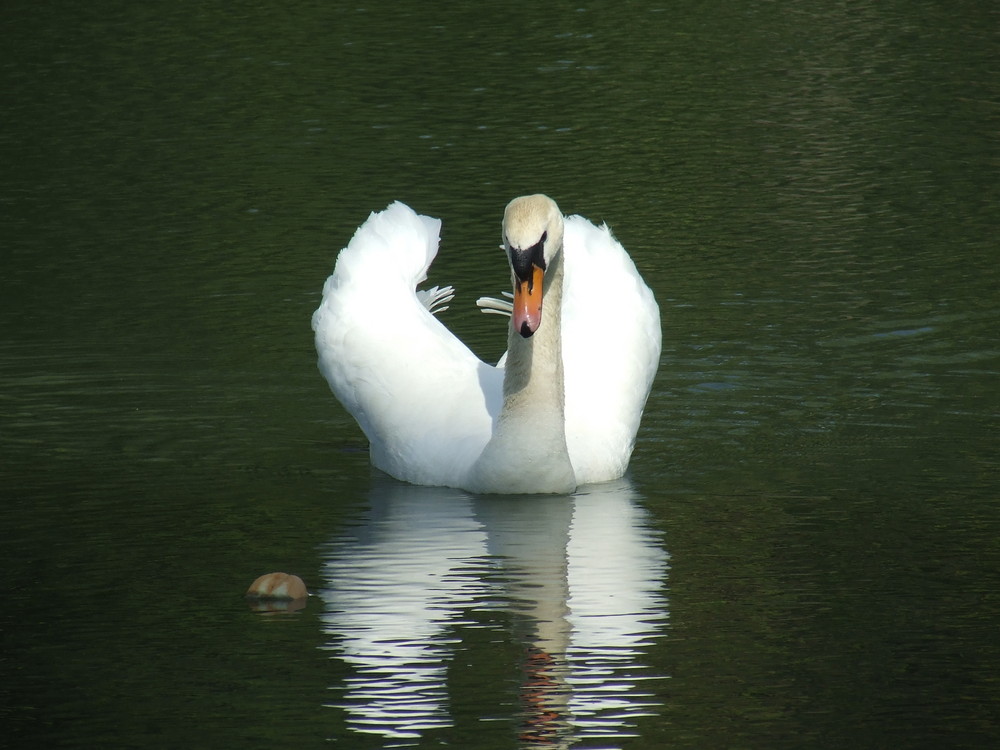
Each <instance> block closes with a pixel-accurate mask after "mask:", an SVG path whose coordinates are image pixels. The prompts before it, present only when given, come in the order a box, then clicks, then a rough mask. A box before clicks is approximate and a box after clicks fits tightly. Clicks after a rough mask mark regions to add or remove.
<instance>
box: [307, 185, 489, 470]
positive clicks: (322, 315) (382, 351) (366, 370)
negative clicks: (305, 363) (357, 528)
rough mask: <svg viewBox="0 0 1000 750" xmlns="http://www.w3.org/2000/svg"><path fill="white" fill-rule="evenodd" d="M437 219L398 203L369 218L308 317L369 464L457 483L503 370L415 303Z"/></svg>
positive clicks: (476, 448) (483, 428)
mask: <svg viewBox="0 0 1000 750" xmlns="http://www.w3.org/2000/svg"><path fill="white" fill-rule="evenodd" d="M440 226H441V222H440V221H439V220H437V219H432V218H429V217H426V216H419V215H417V214H416V213H415V212H414V211H413V210H412V209H410V208H409V207H408V206H405V205H403V204H402V203H398V202H397V203H393V204H392V205H390V206H389V207H388V208H387V209H386V210H385V211H382V212H379V213H373V214H372V215H371V216H370V217H369V219H368V221H366V222H365V223H364V224H363V225H362V226H361V227H360V228H359V229H358V231H357V232H356V233H355V235H354V237H353V238H352V239H351V242H350V243H349V244H348V246H347V247H346V248H344V249H343V250H342V251H341V253H340V255H339V256H338V258H337V264H336V268H335V269H334V272H333V275H332V276H330V277H329V278H328V279H327V281H326V284H325V286H324V288H323V301H322V303H321V304H320V306H319V308H318V309H317V310H316V312H315V313H314V314H313V320H312V326H313V330H314V331H315V332H316V349H317V352H318V354H319V368H320V370H321V372H322V373H323V375H324V377H325V378H326V380H327V382H328V383H329V384H330V388H331V389H332V390H333V392H334V394H335V395H336V396H337V398H338V399H339V400H340V402H341V403H342V404H343V405H344V407H345V408H346V409H347V411H348V412H350V414H351V415H352V416H353V417H354V418H355V419H356V420H357V422H358V424H359V425H360V426H361V429H362V430H363V431H364V433H365V435H366V436H367V437H368V440H369V442H370V443H371V459H372V463H373V464H375V466H377V467H378V468H380V469H382V470H383V471H386V472H387V473H389V474H391V475H393V476H395V477H397V478H399V479H403V480H406V481H409V482H413V483H415V484H430V485H450V486H459V485H461V484H462V482H464V480H465V476H464V473H465V472H466V471H467V470H468V467H469V466H471V464H472V462H473V461H474V460H475V458H476V456H478V455H479V453H480V452H481V451H482V448H483V446H484V445H485V444H486V442H487V441H488V440H489V436H490V433H491V431H492V425H493V418H494V416H495V414H496V413H497V412H498V411H499V401H500V393H501V385H502V373H499V372H498V371H496V370H495V368H492V367H490V366H489V365H486V364H485V363H483V362H481V361H480V360H479V359H478V358H477V357H476V356H475V355H474V354H472V352H471V351H469V349H468V348H467V347H466V346H465V345H464V344H463V343H462V342H461V341H459V340H458V339H457V338H456V337H455V336H454V335H453V334H452V333H451V332H450V331H448V329H447V328H445V327H444V326H443V325H442V324H441V323H440V322H439V321H438V320H437V318H435V317H434V316H433V315H432V314H431V312H430V311H429V310H428V309H427V307H426V306H425V305H424V303H423V302H422V301H421V300H420V298H418V297H417V294H416V293H415V291H414V288H415V286H416V285H417V284H419V283H420V282H422V281H423V280H424V279H425V278H426V276H427V269H428V267H429V266H430V264H431V261H433V259H434V256H435V255H436V254H437V247H438V234H439V231H440Z"/></svg>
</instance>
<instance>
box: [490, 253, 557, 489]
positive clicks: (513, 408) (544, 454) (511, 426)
mask: <svg viewBox="0 0 1000 750" xmlns="http://www.w3.org/2000/svg"><path fill="white" fill-rule="evenodd" d="M562 285H563V267H562V254H561V253H558V254H556V257H555V259H554V260H553V262H550V264H549V269H548V270H547V271H546V274H545V289H544V293H543V297H542V299H543V305H542V320H541V323H540V325H539V326H538V329H537V330H536V331H535V333H534V335H532V336H531V337H530V338H524V337H523V336H521V335H520V333H518V332H517V331H516V330H514V326H513V325H511V326H510V332H509V334H508V337H507V363H506V365H505V366H504V380H503V407H502V408H501V410H500V415H499V417H498V418H497V423H496V426H495V428H494V431H493V437H492V438H491V439H490V442H489V443H488V444H487V445H486V448H485V449H484V450H483V453H482V455H481V456H480V458H479V461H478V462H477V466H476V472H477V473H478V474H479V476H480V478H481V479H482V480H483V481H482V482H481V486H480V488H479V489H480V491H484V492H525V493H538V492H560V493H561V492H572V491H573V489H574V488H575V487H576V479H575V477H574V473H573V467H572V465H571V464H570V460H569V453H568V451H567V449H566V408H565V403H566V399H565V388H564V382H563V361H562Z"/></svg>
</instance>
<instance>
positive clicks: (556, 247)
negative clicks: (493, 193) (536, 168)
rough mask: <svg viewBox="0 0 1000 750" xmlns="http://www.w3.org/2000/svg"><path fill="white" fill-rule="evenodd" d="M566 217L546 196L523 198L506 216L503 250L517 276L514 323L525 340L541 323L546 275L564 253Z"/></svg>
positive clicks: (505, 212)
mask: <svg viewBox="0 0 1000 750" xmlns="http://www.w3.org/2000/svg"><path fill="white" fill-rule="evenodd" d="M562 244H563V216H562V212H561V211H560V210H559V206H557V205H556V202H555V201H554V200H552V199H551V198H549V197H548V196H547V195H540V194H539V195H524V196H521V197H520V198H515V199H514V200H512V201H511V202H510V203H508V204H507V209H506V210H505V211H504V212H503V247H504V249H505V250H506V251H507V257H508V258H509V260H510V268H511V271H512V272H513V274H514V310H513V313H512V314H511V323H512V325H513V326H514V330H516V331H517V332H518V333H520V334H521V335H522V336H524V337H525V338H528V337H529V336H530V335H531V334H533V333H534V332H535V331H537V330H538V326H539V325H540V324H541V322H542V293H543V291H544V286H545V271H546V269H548V267H549V265H550V264H551V263H552V261H553V259H555V257H556V256H557V255H558V254H559V252H560V251H561V250H562Z"/></svg>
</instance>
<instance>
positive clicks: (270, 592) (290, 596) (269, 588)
mask: <svg viewBox="0 0 1000 750" xmlns="http://www.w3.org/2000/svg"><path fill="white" fill-rule="evenodd" d="M246 595H247V598H249V599H270V600H281V601H292V600H295V599H305V598H306V597H307V596H308V592H306V585H305V584H304V583H303V582H302V579H301V578H299V577H298V576H293V575H289V574H288V573H268V574H267V575H262V576H261V577H260V578H258V579H257V580H256V581H254V582H253V583H251V584H250V588H248V589H247V593H246Z"/></svg>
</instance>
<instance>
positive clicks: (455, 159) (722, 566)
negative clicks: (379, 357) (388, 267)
mask: <svg viewBox="0 0 1000 750" xmlns="http://www.w3.org/2000/svg"><path fill="white" fill-rule="evenodd" d="M8 6H9V7H8V8H7V13H6V14H5V20H6V24H5V44H4V45H2V47H0V50H2V51H0V79H2V83H3V90H4V91H5V93H6V94H7V96H6V104H7V106H6V107H5V113H4V118H3V122H2V125H0V149H2V159H3V163H4V165H5V169H4V173H3V178H2V179H0V217H2V219H0V222H2V235H0V242H2V245H3V253H2V254H0V316H2V317H0V321H2V323H3V326H2V331H3V335H2V336H0V488H2V489H0V525H2V528H3V529H4V532H3V535H2V539H3V541H2V544H0V550H2V560H3V563H4V570H5V573H6V576H5V578H6V580H7V582H8V591H7V594H8V596H7V600H6V605H7V606H6V607H4V613H3V615H0V633H2V639H3V652H2V657H0V658H2V662H0V664H2V669H3V676H4V679H3V680H2V682H0V684H2V686H3V687H2V688H0V718H2V721H3V724H4V727H5V730H4V732H5V737H6V739H7V741H8V742H9V743H11V744H12V745H13V746H24V747H28V746H31V747H37V746H41V745H45V746H59V747H136V746H142V747H178V746H189V747H232V746H240V747H252V746H265V745H266V746H269V747H274V746H282V747H284V746H292V745H295V746H318V745H321V744H322V745H324V746H326V745H328V744H329V743H330V742H331V741H332V742H333V743H334V744H335V745H341V746H344V747H350V748H355V747H360V748H363V747H384V746H400V747H411V746H412V747H417V746H430V745H436V746H449V747H461V748H466V747H477V748H493V747H495V748H511V747H532V746H536V747H540V746H563V747H578V748H618V747H622V748H624V747H629V748H661V747H705V748H709V747H711V748H715V747H732V746H739V747H762V748H763V747H766V748H775V747H844V746H857V747H886V746H898V747H935V748H937V747H983V746H991V745H993V744H996V742H997V740H998V739H1000V727H998V726H997V718H996V717H997V711H996V708H997V705H998V703H1000V693H998V689H997V682H996V678H995V675H996V673H997V670H998V668H1000V653H998V649H997V646H996V643H995V640H996V639H995V629H996V628H995V623H996V621H997V617H998V615H1000V605H998V601H997V594H996V591H997V590H998V584H1000V581H998V570H1000V550H998V545H997V541H996V540H997V539H998V538H1000V533H998V532H1000V507H998V503H997V496H998V490H1000V455H998V450H997V435H998V429H997V428H998V414H1000V397H998V394H1000V389H998V383H1000V379H998V374H1000V342H998V336H997V330H998V322H1000V291H998V290H1000V271H998V264H997V262H996V261H997V250H996V247H997V246H996V236H997V235H998V225H1000V221H998V212H997V208H996V207H997V205H1000V195H998V191H997V172H996V165H997V145H996V132H997V125H998V119H997V111H998V109H997V107H998V104H1000V94H998V87H997V77H996V70H995V68H996V66H995V60H996V54H997V41H996V34H995V31H994V30H995V29H996V28H997V21H998V18H997V13H996V10H995V9H994V7H993V4H991V3H983V2H961V3H958V4H957V5H956V4H954V3H953V4H950V5H948V6H943V5H941V6H938V5H935V4H933V3H917V4H913V3H899V2H889V3H879V4H877V5H873V6H871V7H867V6H865V7H861V6H854V5H844V4H834V5H830V4H829V3H818V2H811V1H810V0H799V1H797V2H792V3H782V4H777V3H766V2H750V3H744V4H739V5H735V6H734V5H733V4H730V3H711V2H710V3H707V4H706V3H680V4H678V3H673V4H657V3H652V2H637V3H630V4H621V3H604V2H587V3H580V4H577V5H559V4H555V5H548V6H544V7H542V6H538V5H537V4H536V5H531V6H530V7H529V6H527V5H524V7H520V6H519V5H518V4H514V5H510V4H506V5H503V6H497V7H479V6H472V5H468V6H461V5H456V4H445V5H435V6H433V7H431V6H428V5H427V4H420V3H413V2H403V3H396V4H393V5H392V6H385V7H383V6H374V5H370V4H365V3H363V2H361V3H353V4H342V3H314V2H300V3H292V4H290V5H286V6H284V7H283V8H282V10H281V11H280V12H277V11H276V10H275V9H274V8H271V7H269V6H267V5H262V4H256V3H253V2H248V3H238V4H236V5H235V6H234V5H233V4H231V3H229V4H220V3H211V2H209V3H199V4H197V6H193V5H190V4H186V3H180V4H173V5H171V6H170V7H169V8H167V7H160V6H155V5H153V6H151V5H147V4H129V3H118V2H110V1H106V0H105V1H103V2H96V3H89V4H84V5H81V4H74V3H59V2H56V3H47V4H45V5H44V6H37V5H31V6H30V7H29V6H28V5H27V4H26V3H16V2H15V3H13V4H8ZM535 191H544V192H547V193H549V194H550V195H552V196H553V197H554V198H556V200H557V201H558V202H559V203H560V206H561V207H562V209H563V210H564V211H565V212H566V213H581V214H583V215H586V216H588V217H589V218H591V219H593V220H595V221H598V222H600V221H607V222H608V223H609V224H610V225H611V227H612V229H613V230H614V231H615V233H616V234H617V236H618V237H619V238H620V239H621V240H622V242H623V244H624V245H625V246H626V247H627V248H628V249H629V251H630V253H631V254H632V256H633V258H634V259H635V261H636V263H637V265H638V267H639V269H640V270H641V272H642V273H643V275H644V276H645V278H646V280H647V281H648V283H649V284H650V286H651V287H652V288H653V290H654V292H655V294H656V296H657V299H658V301H659V304H660V308H661V312H662V317H663V330H664V348H663V357H662V362H661V366H660V371H659V374H658V377H657V380H656V382H655V384H654V389H653V393H652V395H651V397H650V400H649V403H648V406H647V410H646V414H645V417H644V421H643V425H642V428H641V431H640V434H639V441H638V444H637V448H636V453H635V456H634V458H633V462H632V466H631V469H630V471H629V474H628V476H627V477H626V478H625V479H624V480H623V481H622V482H621V483H615V484H612V485H609V486H602V487H591V488H583V489H582V490H581V491H580V492H579V493H577V494H575V495H574V496H572V497H563V498H548V499H544V500H540V499H525V498H520V499H504V500H500V499H490V498H478V497H473V496H469V495H467V494H465V493H461V492H455V491H451V490H439V489H433V488H414V487H409V486H407V485H402V484H399V483H396V482H393V481H392V480H389V479H388V478H386V477H384V476H381V475H379V474H378V473H377V472H375V471H374V470H372V469H371V468H370V466H369V464H368V458H367V453H366V446H365V443H364V440H363V437H362V435H361V433H360V431H359V430H358V428H357V427H356V426H355V425H354V423H353V421H352V420H351V419H350V418H349V417H348V415H347V414H346V413H345V412H344V411H343V410H342V409H341V408H340V407H339V406H338V405H337V404H336V402H335V400H334V399H333V397H332V396H331V395H330V393H329V391H328V390H327V388H326V385H325V383H324V382H323V380H322V378H321V377H320V375H319V374H318V372H317V370H316V367H315V355H314V352H313V350H312V342H311V335H310V331H309V319H310V315H311V313H312V310H313V309H315V307H316V305H317V304H318V301H319V293H320V290H321V288H322V284H323V280H324V279H325V277H326V276H327V275H328V274H329V273H330V271H331V270H332V267H333V260H334V256H335V253H336V251H337V250H338V249H339V248H340V247H342V246H343V245H345V244H346V243H347V241H348V240H349V239H350V236H351V235H352V234H353V232H354V229H355V228H356V227H357V226H358V225H359V224H360V223H361V222H362V221H363V220H364V219H365V218H366V217H367V215H368V213H369V212H370V211H372V210H378V209H381V208H383V207H384V206H385V205H386V204H387V203H388V202H389V201H391V200H395V199H400V200H403V201H405V202H407V203H409V204H410V205H412V206H413V207H414V208H416V209H417V210H418V211H420V212H422V213H426V214H428V215H432V216H436V217H439V218H441V219H443V221H444V225H443V233H442V243H441V250H440V254H439V257H438V260H437V261H436V263H435V265H434V267H433V268H432V271H431V278H430V280H429V281H430V283H432V284H434V283H451V284H455V285H456V287H457V288H458V291H459V297H458V298H457V299H456V300H455V301H454V302H453V303H452V307H451V309H450V310H448V311H447V312H446V313H444V314H443V316H442V317H443V320H444V321H445V322H446V324H447V325H449V326H450V327H451V328H452V329H453V330H455V331H456V332H457V333H458V334H459V335H460V336H461V337H462V338H463V339H464V340H465V341H467V342H468V343H469V344H470V346H472V347H473V349H474V350H475V351H476V352H477V353H479V354H480V355H481V356H483V357H484V358H486V359H489V360H494V359H496V358H497V357H498V356H499V355H500V354H501V351H502V349H503V342H504V334H503V331H502V323H501V322H500V321H499V320H498V319H497V318H493V317H486V316H482V315H480V314H479V313H477V312H476V311H475V310H474V305H473V303H474V300H475V299H476V298H477V297H478V296H481V295H483V294H496V293H497V292H498V291H499V290H500V289H501V288H503V287H504V286H505V285H506V284H507V283H508V280H507V271H506V269H505V267H504V264H503V259H502V255H501V254H500V253H499V251H498V250H497V249H496V246H497V244H498V242H499V222H500V217H501V215H502V209H503V206H504V205H505V204H506V202H507V201H508V200H509V199H510V198H511V197H513V196H515V195H518V194H523V193H528V192H535ZM271 570H287V571H289V572H293V573H297V574H299V575H300V576H302V577H303V578H304V579H305V580H306V583H307V584H308V586H309V588H310V590H311V591H312V592H313V594H314V596H313V597H311V598H310V600H309V602H308V604H307V606H306V607H305V608H304V609H302V610H300V611H299V612H298V613H295V614H287V613H286V614H280V613H278V614H271V615H267V614H261V613H259V612H254V611H252V610H251V609H250V608H249V607H247V606H246V604H245V602H244V601H243V599H242V593H243V591H244V590H245V588H246V586H248V585H249V583H250V582H251V581H252V580H253V579H254V578H256V577H257V576H258V575H260V574H261V573H264V572H268V571H271Z"/></svg>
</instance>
